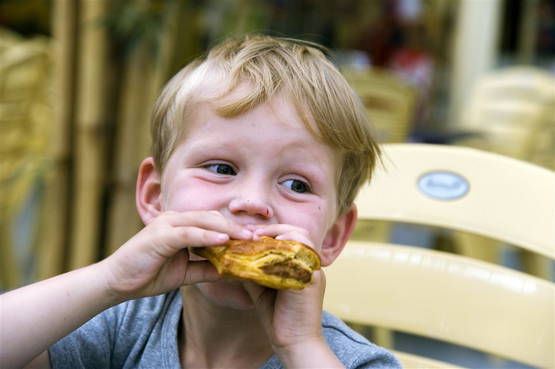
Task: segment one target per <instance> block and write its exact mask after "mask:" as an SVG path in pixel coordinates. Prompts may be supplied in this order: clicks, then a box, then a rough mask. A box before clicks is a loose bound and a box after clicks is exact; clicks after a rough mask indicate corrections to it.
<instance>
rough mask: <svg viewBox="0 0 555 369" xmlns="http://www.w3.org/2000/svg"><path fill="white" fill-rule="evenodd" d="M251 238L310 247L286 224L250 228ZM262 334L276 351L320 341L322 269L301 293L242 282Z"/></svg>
mask: <svg viewBox="0 0 555 369" xmlns="http://www.w3.org/2000/svg"><path fill="white" fill-rule="evenodd" d="M249 229H250V230H252V231H254V238H255V239H256V238H257V237H260V236H270V237H275V238H276V239H283V240H292V241H298V242H302V243H304V244H306V245H307V246H310V247H313V248H314V246H313V243H312V242H311V241H310V240H309V238H308V232H307V231H306V230H304V229H301V228H298V227H294V226H290V225H286V224H272V225H263V226H261V225H257V226H250V227H249ZM244 286H245V289H246V290H247V292H248V293H249V295H250V296H251V298H252V300H253V303H254V305H255V307H256V310H257V312H258V314H259V317H260V319H261V321H262V324H263V326H264V328H265V330H266V333H267V335H268V337H269V339H270V342H271V343H272V346H273V347H274V350H275V351H276V352H279V351H283V350H288V349H289V348H292V347H293V346H295V345H300V344H306V343H307V342H315V341H317V342H320V341H321V342H323V337H322V329H321V320H322V304H323V299H324V290H325V276H324V273H323V271H322V270H317V271H315V272H314V273H313V275H312V282H311V284H310V285H309V286H308V287H306V288H305V289H303V290H274V289H270V288H265V287H262V286H260V285H258V284H255V283H253V282H245V283H244Z"/></svg>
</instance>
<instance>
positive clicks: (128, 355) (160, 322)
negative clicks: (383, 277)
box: [49, 291, 401, 369]
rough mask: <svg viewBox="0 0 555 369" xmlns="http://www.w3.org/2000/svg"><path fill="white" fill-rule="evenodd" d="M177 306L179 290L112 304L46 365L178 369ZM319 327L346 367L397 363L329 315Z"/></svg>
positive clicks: (273, 368) (272, 363) (271, 363)
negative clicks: (115, 304)
mask: <svg viewBox="0 0 555 369" xmlns="http://www.w3.org/2000/svg"><path fill="white" fill-rule="evenodd" d="M181 309H182V303H181V297H180V294H179V292H178V291H174V292H171V293H168V294H165V295H160V296H155V297H148V298H143V299H138V300H132V301H128V302H125V303H123V304H120V305H117V306H114V307H113V308H110V309H108V310H106V311H104V312H103V313H101V314H99V315H97V316H96V317H94V318H93V319H91V320H90V321H89V322H87V323H85V324H84V325H83V326H81V327H80V328H79V329H77V330H76V331H74V332H73V333H71V334H69V335H68V336H66V337H64V338H63V339H61V340H60V341H58V342H57V343H56V344H54V345H53V346H52V347H51V348H50V349H49V354H50V364H51V366H52V368H54V369H79V368H87V369H89V368H122V369H123V368H127V369H131V368H133V369H135V368H144V369H154V368H156V369H158V368H160V369H180V368H181V366H180V363H179V355H178V349H177V327H178V325H179V324H180V323H179V322H180V316H181ZM322 328H323V332H324V336H325V339H326V342H327V344H328V345H329V346H330V347H331V349H332V350H333V352H335V355H337V357H338V358H339V359H340V360H341V362H342V363H343V365H345V367H346V368H357V369H362V368H365V369H366V368H376V369H386V368H387V369H396V368H400V367H401V366H400V364H399V363H398V362H397V360H396V359H395V358H394V357H393V356H392V355H391V354H390V353H389V352H387V351H386V350H384V349H383V348H380V347H378V346H376V345H374V344H372V343H370V342H368V341H367V340H366V339H365V338H364V337H362V336H361V335H359V334H358V333H356V332H354V331H353V330H351V329H350V328H349V327H347V325H345V324H344V323H343V322H342V321H341V320H339V319H337V318H336V317H334V316H333V315H331V314H329V313H326V312H324V315H323V319H322ZM278 368H280V369H281V368H283V366H282V365H281V363H280V362H279V360H278V358H277V356H275V355H274V356H272V357H271V358H270V359H269V360H268V361H267V362H266V364H264V365H263V366H262V368H261V369H278Z"/></svg>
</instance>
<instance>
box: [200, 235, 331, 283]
mask: <svg viewBox="0 0 555 369" xmlns="http://www.w3.org/2000/svg"><path fill="white" fill-rule="evenodd" d="M193 252H194V253H195V254H197V255H200V256H202V257H205V258H206V259H208V260H209V261H210V262H211V263H212V264H213V265H214V266H215V267H216V269H217V270H218V273H220V275H224V276H228V277H232V278H237V279H248V280H252V281H255V282H257V283H259V284H261V285H264V286H267V287H271V288H276V289H289V288H290V289H302V288H304V287H306V286H307V285H308V284H309V283H310V281H311V279H312V272H313V271H315V270H318V269H320V257H319V256H318V253H316V251H314V250H313V249H312V248H310V247H308V246H306V245H304V244H302V243H300V242H296V241H284V240H276V239H274V238H270V237H261V238H260V239H258V240H254V241H253V240H230V241H229V242H227V243H226V244H224V245H222V246H215V247H200V248H193Z"/></svg>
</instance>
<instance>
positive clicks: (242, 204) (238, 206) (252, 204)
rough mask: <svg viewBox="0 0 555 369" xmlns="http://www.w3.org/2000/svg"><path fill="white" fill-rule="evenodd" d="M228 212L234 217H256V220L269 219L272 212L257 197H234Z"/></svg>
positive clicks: (267, 205) (268, 206)
mask: <svg viewBox="0 0 555 369" xmlns="http://www.w3.org/2000/svg"><path fill="white" fill-rule="evenodd" d="M228 207H229V211H230V212H231V214H233V215H236V216H241V215H247V216H251V217H256V218H258V220H267V219H271V218H272V217H273V216H274V210H273V209H272V207H271V206H270V205H269V204H268V203H267V202H266V201H264V200H263V199H261V198H257V197H254V196H252V197H243V196H240V197H236V198H234V199H233V200H231V201H230V202H229V206H228Z"/></svg>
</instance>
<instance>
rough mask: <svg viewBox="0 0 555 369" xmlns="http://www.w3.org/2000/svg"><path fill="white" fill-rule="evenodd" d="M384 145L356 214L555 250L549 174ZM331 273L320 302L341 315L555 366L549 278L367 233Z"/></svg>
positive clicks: (494, 158)
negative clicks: (380, 162)
mask: <svg viewBox="0 0 555 369" xmlns="http://www.w3.org/2000/svg"><path fill="white" fill-rule="evenodd" d="M383 148H384V158H383V167H381V168H378V169H377V170H376V174H375V177H374V179H373V182H372V184H371V185H370V186H368V187H366V188H363V190H362V191H361V193H360V194H359V196H358V197H357V199H356V203H357V206H358V209H359V218H361V219H382V220H389V221H399V222H407V223H418V224H425V225H432V226H437V227H443V228H448V229H453V230H462V231H469V232H473V233H477V234H480V235H484V236H487V237H491V238H495V239H499V240H502V241H504V242H507V243H510V244H513V245H516V246H519V247H522V248H524V249H526V250H530V251H533V252H536V253H539V254H541V255H544V256H546V257H548V258H550V259H553V258H554V255H555V173H553V172H552V171H549V170H547V169H544V168H541V167H538V166H535V165H533V164H529V163H525V162H522V161H519V160H516V159H512V158H507V157H503V156H500V155H497V154H492V153H487V152H482V151H479V150H476V149H470V148H461V147H452V146H440V145H424V144H389V145H384V146H383ZM384 167H385V168H384ZM327 276H328V278H327V280H328V283H327V291H326V300H325V308H326V309H327V310H328V311H330V312H332V313H334V314H336V315H338V316H339V317H341V318H342V319H344V320H346V321H351V322H354V323H359V324H368V325H373V326H382V327H386V328H389V329H395V330H399V331H405V332H409V333H414V334H419V335H422V336H427V337H432V338H436V339H441V340H445V341H448V342H452V343H456V344H460V345H463V346H466V347H470V348H474V349H478V350H482V351H484V352H488V353H492V354H496V355H499V356H502V357H506V358H509V359H513V360H517V361H520V362H523V363H527V364H530V365H535V366H538V367H545V368H551V367H553V365H555V360H554V354H553V347H555V342H554V329H555V328H554V327H555V321H554V316H555V285H554V284H553V283H552V282H550V281H547V280H544V279H539V278H536V277H533V276H530V275H528V274H525V273H522V272H518V271H514V270H510V269H508V268H505V267H503V266H500V265H494V264H490V263H486V262H483V261H479V260H474V259H471V258H468V257H465V256H459V255H454V254H449V253H445V252H440V251H434V250H428V249H423V248H417V247H410V246H401V245H395V246H392V245H391V244H384V243H382V244H378V243H372V242H368V241H350V242H349V244H348V245H347V246H346V248H345V250H344V252H343V253H342V255H341V256H340V257H339V258H338V260H337V261H336V262H335V263H334V264H332V265H331V266H330V267H328V268H327ZM345 286H352V287H351V288H345ZM361 291H364V293H361Z"/></svg>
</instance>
